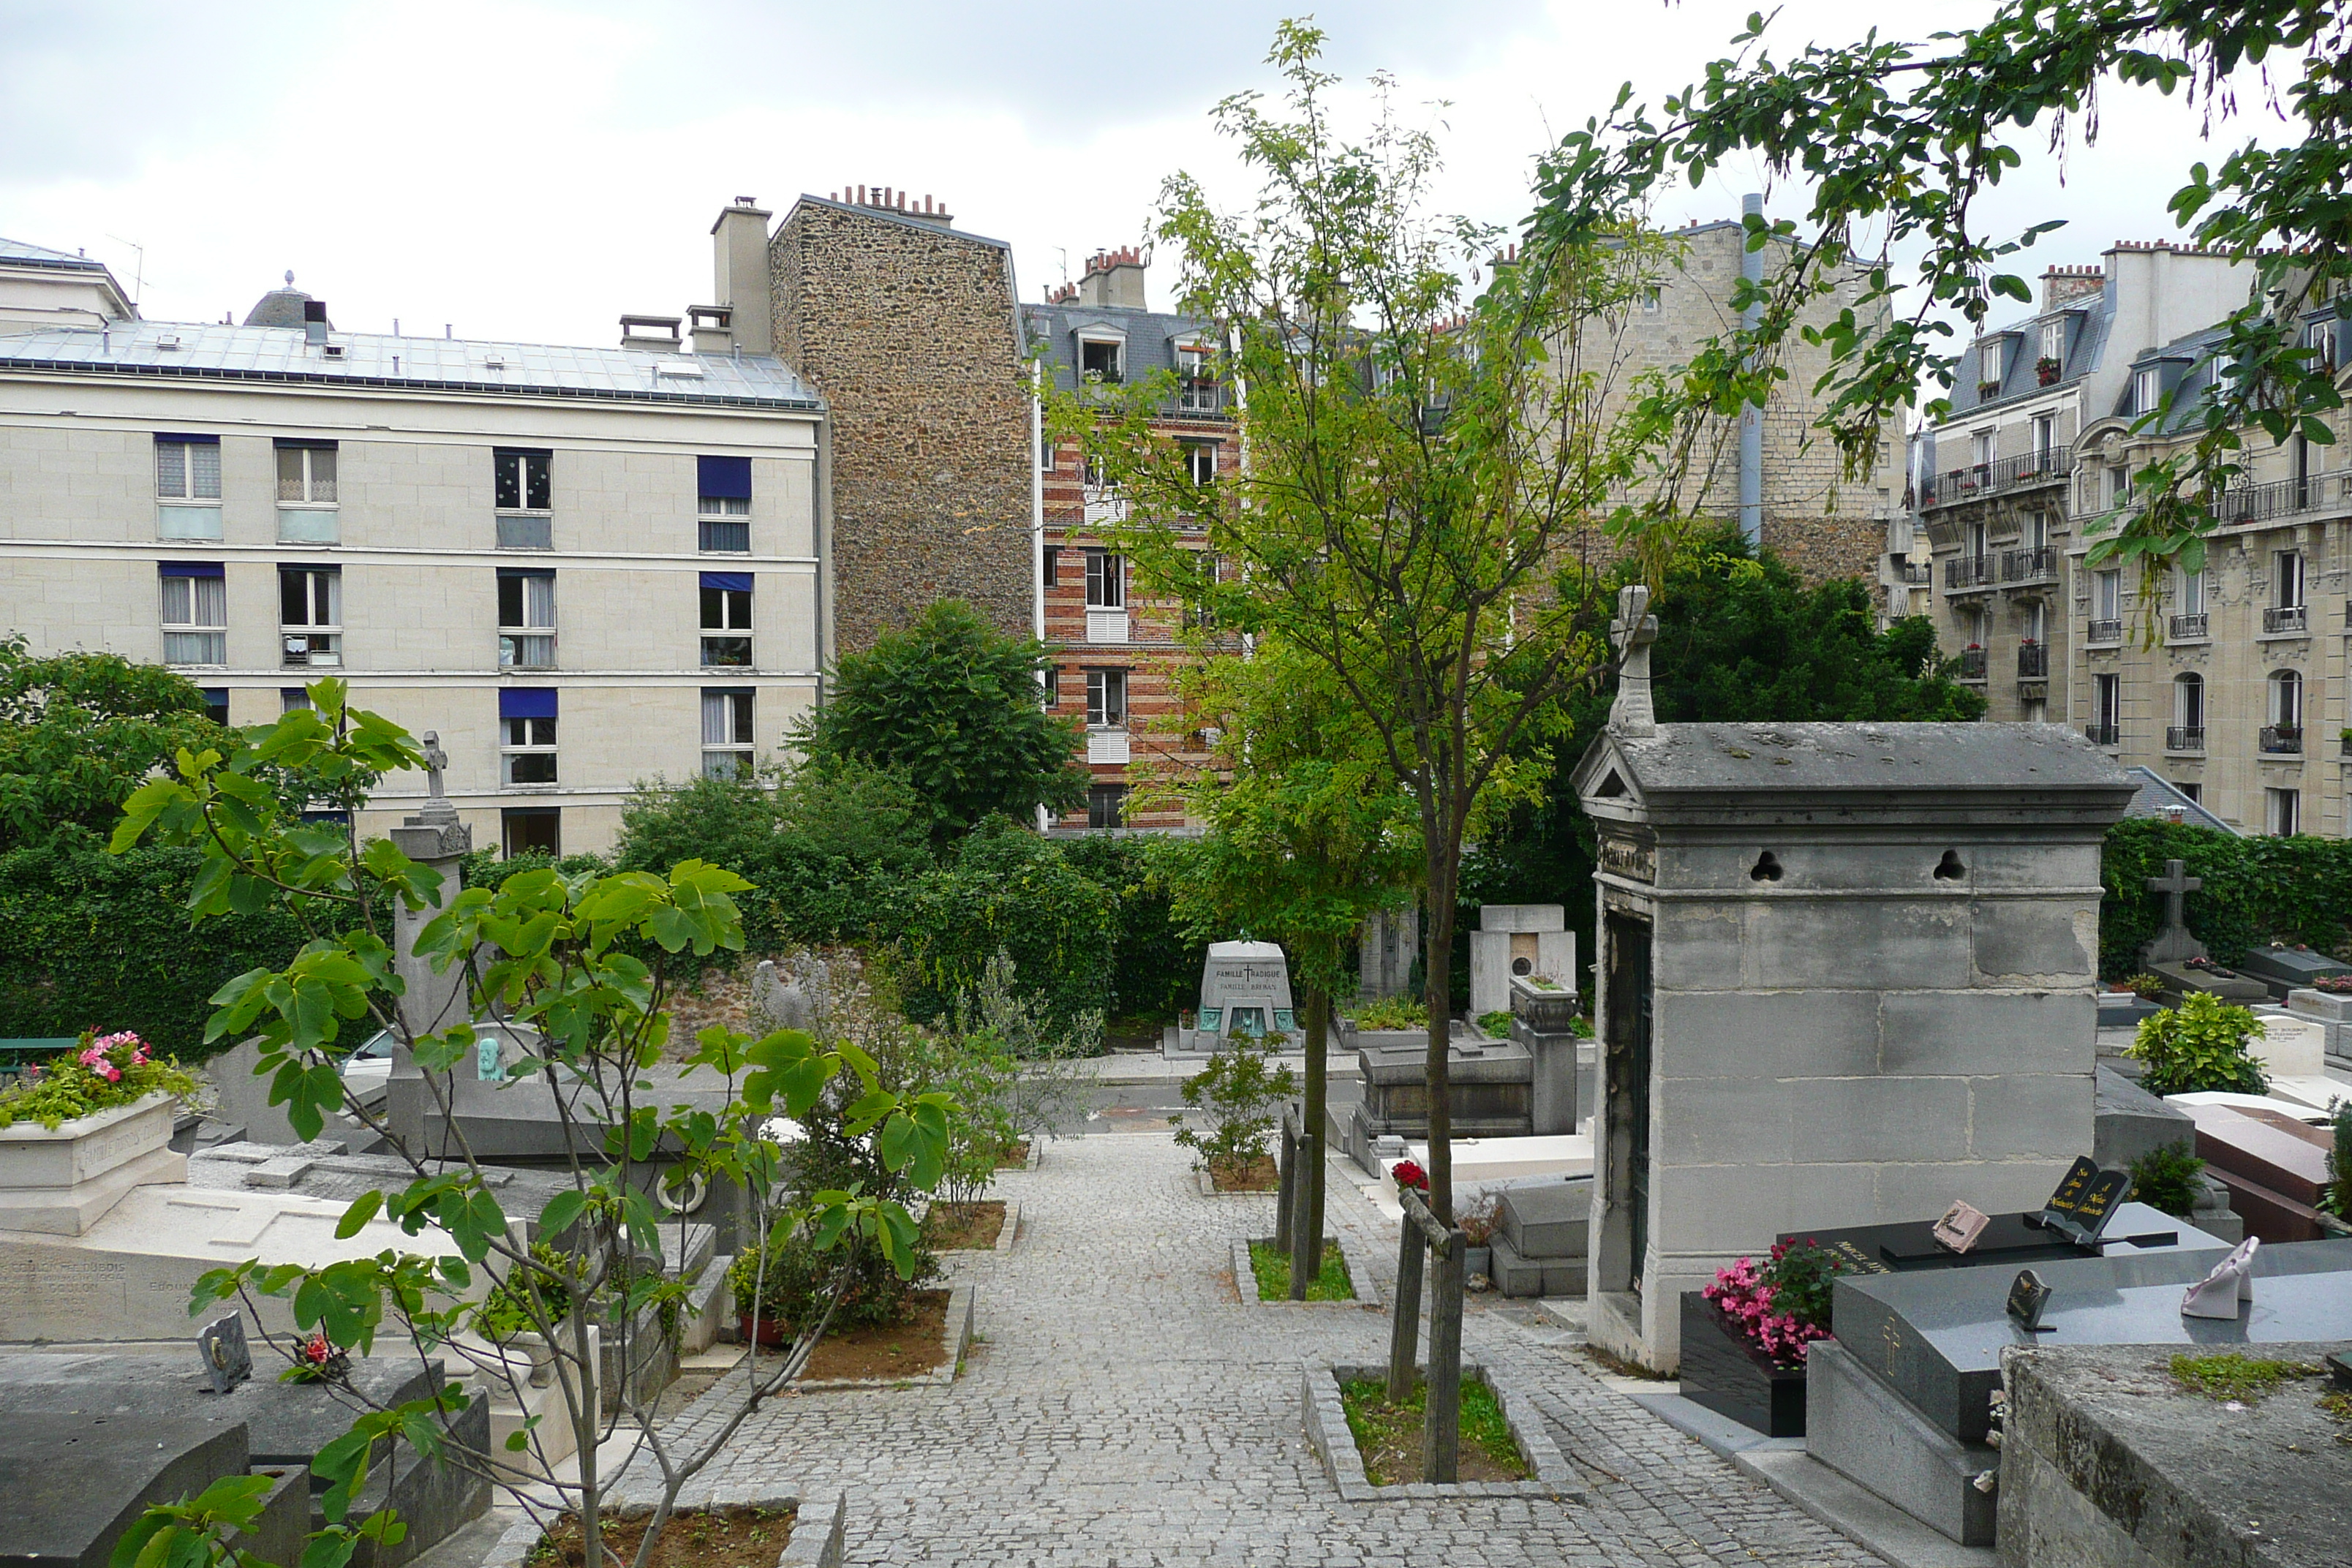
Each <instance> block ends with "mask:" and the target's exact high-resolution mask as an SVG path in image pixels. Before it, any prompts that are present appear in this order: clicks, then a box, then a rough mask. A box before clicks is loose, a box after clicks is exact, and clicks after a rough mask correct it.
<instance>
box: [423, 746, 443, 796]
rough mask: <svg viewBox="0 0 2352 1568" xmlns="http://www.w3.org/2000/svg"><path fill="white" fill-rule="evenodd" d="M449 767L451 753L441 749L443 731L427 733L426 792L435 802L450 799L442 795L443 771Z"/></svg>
mask: <svg viewBox="0 0 2352 1568" xmlns="http://www.w3.org/2000/svg"><path fill="white" fill-rule="evenodd" d="M448 765H449V753H448V752H445V751H443V750H442V749H441V731H438V730H427V731H425V794H427V795H431V796H432V797H433V798H434V799H435V800H446V798H448V797H447V796H446V795H444V794H443V793H442V788H441V770H442V769H444V768H446V767H447V766H448Z"/></svg>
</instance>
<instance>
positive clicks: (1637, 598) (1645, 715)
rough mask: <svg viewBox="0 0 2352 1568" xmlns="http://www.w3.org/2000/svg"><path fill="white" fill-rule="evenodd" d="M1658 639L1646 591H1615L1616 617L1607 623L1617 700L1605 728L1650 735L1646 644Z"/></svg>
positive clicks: (1637, 587) (1653, 727)
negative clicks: (1615, 660) (1615, 662)
mask: <svg viewBox="0 0 2352 1568" xmlns="http://www.w3.org/2000/svg"><path fill="white" fill-rule="evenodd" d="M1657 637H1658V618H1657V616H1654V615H1652V614H1650V590H1649V589H1647V588H1645V587H1643V585H1642V584H1638V583H1636V584H1633V585H1631V586H1630V587H1624V588H1620V589H1618V590H1617V618H1616V619H1615V620H1613V621H1612V622H1610V623H1609V640H1610V641H1611V642H1612V643H1614V644H1616V645H1617V653H1618V665H1617V700H1616V702H1615V703H1613V704H1612V706H1611V707H1610V710H1609V728H1610V729H1612V730H1613V731H1616V732H1617V733H1619V734H1621V735H1654V734H1656V733H1657V732H1658V712H1657V710H1656V709H1655V708H1654V707H1653V706H1652V705H1651V702H1650V645H1651V644H1652V643H1654V642H1655V641H1656V640H1657Z"/></svg>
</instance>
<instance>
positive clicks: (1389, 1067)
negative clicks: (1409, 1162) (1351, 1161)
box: [1340, 1029, 1535, 1173]
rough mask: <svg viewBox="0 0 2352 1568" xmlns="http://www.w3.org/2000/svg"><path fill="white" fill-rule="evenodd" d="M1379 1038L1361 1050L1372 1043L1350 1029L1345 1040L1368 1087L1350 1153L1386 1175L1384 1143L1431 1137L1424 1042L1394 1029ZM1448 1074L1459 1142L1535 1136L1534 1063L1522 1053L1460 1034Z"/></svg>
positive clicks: (1353, 1123)
mask: <svg viewBox="0 0 2352 1568" xmlns="http://www.w3.org/2000/svg"><path fill="white" fill-rule="evenodd" d="M1366 1038H1368V1037H1366V1036H1363V1035H1360V1034H1358V1033H1357V1032H1356V1031H1355V1030H1353V1029H1343V1030H1342V1031H1341V1033H1340V1042H1341V1045H1342V1047H1343V1048H1344V1047H1347V1046H1349V1045H1353V1046H1354V1047H1355V1052H1356V1071H1357V1075H1358V1077H1359V1079H1360V1081H1361V1083H1362V1085H1363V1098H1362V1099H1361V1100H1359V1101H1358V1102H1357V1104H1356V1108H1355V1110H1354V1111H1353V1112H1352V1114H1351V1115H1350V1116H1349V1121H1348V1150H1349V1153H1350V1154H1352V1155H1354V1156H1355V1159H1356V1162H1357V1163H1359V1164H1360V1165H1362V1166H1363V1167H1364V1168H1365V1169H1366V1170H1368V1171H1371V1172H1373V1173H1378V1172H1379V1171H1380V1169H1381V1166H1380V1163H1379V1161H1380V1155H1379V1152H1378V1151H1379V1144H1380V1141H1381V1140H1382V1139H1389V1138H1394V1139H1426V1138H1427V1137H1428V1136H1429V1074H1428V1065H1429V1047H1428V1045H1427V1043H1426V1041H1425V1039H1424V1038H1423V1037H1422V1036H1420V1035H1419V1034H1418V1033H1415V1034H1413V1035H1410V1036H1406V1035H1403V1034H1402V1031H1395V1030H1388V1031H1381V1034H1380V1036H1379V1037H1378V1038H1380V1039H1381V1042H1382V1043H1379V1044H1357V1042H1358V1041H1361V1040H1364V1039H1366ZM1446 1074H1447V1089H1446V1103H1447V1105H1448V1106H1449V1107H1450V1108H1451V1109H1452V1111H1453V1115H1454V1138H1455V1139H1457V1140H1461V1139H1468V1138H1526V1137H1529V1136H1531V1135H1532V1134H1533V1132H1534V1131H1535V1122H1534V1116H1533V1109H1532V1108H1533V1105H1534V1098H1535V1058H1533V1057H1532V1056H1530V1055H1529V1054H1528V1048H1527V1047H1525V1046H1522V1045H1520V1044H1519V1043H1517V1041H1515V1040H1494V1039H1488V1038H1486V1037H1484V1036H1477V1037H1468V1036H1464V1035H1460V1034H1457V1035H1455V1037H1454V1042H1453V1046H1452V1048H1451V1050H1450V1052H1449V1054H1448V1057H1447V1068H1446Z"/></svg>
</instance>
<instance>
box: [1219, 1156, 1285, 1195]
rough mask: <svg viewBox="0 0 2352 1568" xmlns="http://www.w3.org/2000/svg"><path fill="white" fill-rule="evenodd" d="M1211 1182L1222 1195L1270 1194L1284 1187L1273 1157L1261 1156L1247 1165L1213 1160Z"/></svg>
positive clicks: (1236, 1161) (1231, 1161)
mask: <svg viewBox="0 0 2352 1568" xmlns="http://www.w3.org/2000/svg"><path fill="white" fill-rule="evenodd" d="M1209 1180H1210V1182H1211V1183H1212V1184H1214V1186H1215V1187H1216V1189H1217V1191H1219V1192H1221V1193H1270V1192H1274V1191H1276V1189H1277V1188H1279V1187H1280V1186H1281V1185H1282V1172H1281V1170H1280V1169H1279V1168H1277V1167H1276V1164H1275V1163H1274V1156H1273V1155H1271V1154H1260V1155H1259V1156H1258V1157H1257V1158H1256V1159H1255V1160H1252V1161H1250V1162H1249V1163H1246V1164H1244V1163H1242V1162H1241V1161H1238V1160H1212V1161H1210V1162H1209Z"/></svg>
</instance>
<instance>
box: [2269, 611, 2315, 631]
mask: <svg viewBox="0 0 2352 1568" xmlns="http://www.w3.org/2000/svg"><path fill="white" fill-rule="evenodd" d="M2310 629H2311V606H2310V605H2271V606H2270V607H2269V608H2268V609H2266V610H2264V611H2263V630H2264V631H2266V632H2307V631H2309V630H2310Z"/></svg>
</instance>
